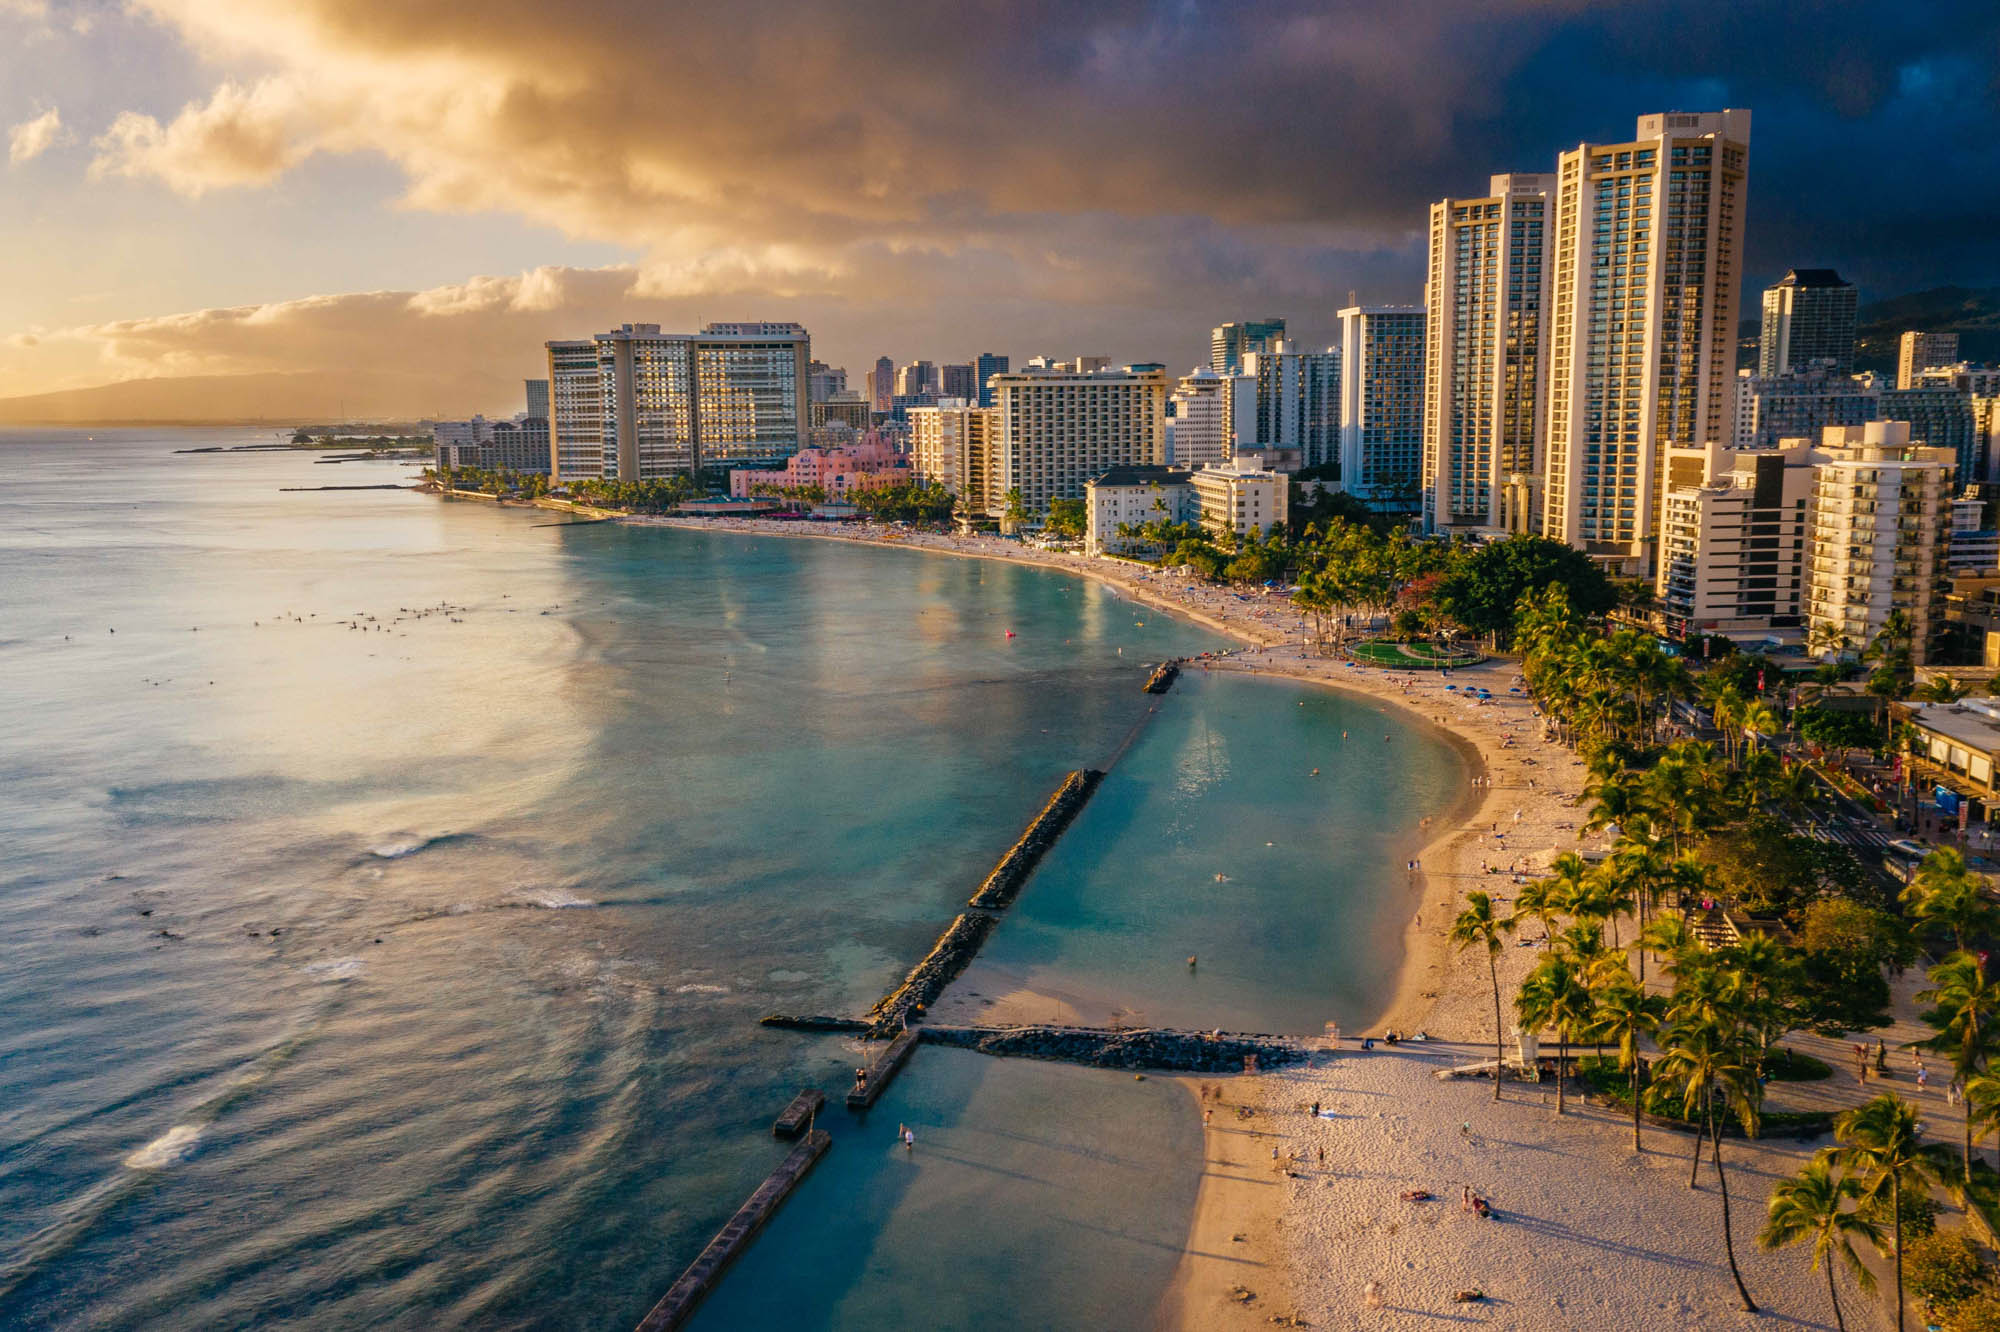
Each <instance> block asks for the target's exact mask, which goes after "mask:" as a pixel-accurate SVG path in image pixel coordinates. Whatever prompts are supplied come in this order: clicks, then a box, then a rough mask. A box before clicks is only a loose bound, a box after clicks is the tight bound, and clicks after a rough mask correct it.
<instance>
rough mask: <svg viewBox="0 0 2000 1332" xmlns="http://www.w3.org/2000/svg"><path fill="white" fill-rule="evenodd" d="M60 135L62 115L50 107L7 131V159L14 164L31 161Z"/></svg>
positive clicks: (52, 144) (50, 146) (46, 149)
mask: <svg viewBox="0 0 2000 1332" xmlns="http://www.w3.org/2000/svg"><path fill="white" fill-rule="evenodd" d="M61 135H62V115H61V113H60V112H58V111H57V110H56V108H55V107H50V108H49V109H48V110H46V111H44V112H42V114H40V115H39V116H36V117H35V118H34V119H32V120H24V121H22V122H21V123H20V124H18V125H16V126H14V128H13V129H11V130H9V131H7V160H8V161H9V162H11V163H13V164H15V165H16V166H18V165H20V164H21V163H23V162H32V161H34V160H35V159H36V158H37V157H40V156H41V155H42V154H43V153H45V152H47V151H48V150H49V149H50V148H52V147H54V146H55V142H56V140H57V139H58V138H59V137H61Z"/></svg>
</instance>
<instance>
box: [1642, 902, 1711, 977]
mask: <svg viewBox="0 0 2000 1332" xmlns="http://www.w3.org/2000/svg"><path fill="white" fill-rule="evenodd" d="M1639 950H1640V957H1641V958H1642V959H1643V958H1644V956H1645V954H1647V953H1651V954H1653V955H1654V956H1655V957H1657V958H1659V959H1660V961H1661V962H1662V963H1663V964H1665V966H1666V969H1667V974H1668V975H1669V976H1678V975H1679V974H1680V973H1681V972H1682V971H1685V970H1687V969H1689V968H1690V967H1693V966H1698V965H1700V962H1701V959H1702V958H1704V957H1706V956H1707V953H1708V948H1707V945H1705V944H1703V943H1702V941H1701V940H1700V939H1699V938H1698V937H1696V935H1695V932H1694V931H1693V930H1691V929H1689V928H1688V923H1687V921H1686V920H1684V919H1683V918H1681V917H1680V916H1677V915H1676V916H1655V917H1653V920H1652V923H1651V924H1649V925H1647V926H1646V928H1645V929H1643V930H1641V931H1639Z"/></svg>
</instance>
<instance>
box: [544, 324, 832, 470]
mask: <svg viewBox="0 0 2000 1332" xmlns="http://www.w3.org/2000/svg"><path fill="white" fill-rule="evenodd" d="M547 347H548V355H549V411H550V417H549V451H550V455H551V460H552V463H553V466H554V475H555V478H556V480H557V481H558V482H562V481H577V480H583V479H586V478H592V477H597V478H604V479H614V478H615V479H618V480H624V481H650V480H653V479H655V478H658V477H665V476H671V475H674V474H675V473H681V472H692V471H695V470H697V469H700V468H703V467H741V466H757V465H760V464H770V463H778V462H783V461H784V460H785V459H786V458H789V457H791V456H792V455H793V454H794V453H797V452H798V451H799V450H800V449H802V448H804V447H805V445H806V439H807V432H808V430H809V429H810V427H811V414H810V412H808V411H807V394H808V372H807V366H808V364H809V363H810V362H811V360H812V340H811V339H810V338H809V337H808V336H807V334H806V331H805V329H803V328H801V327H799V326H798V325H797V324H763V323H757V324H709V325H707V326H706V327H704V328H703V329H702V331H701V332H699V333H662V332H661V331H660V326H659V325H658V324H625V325H622V326H620V327H618V328H615V329H613V330H611V331H610V332H609V333H600V334H598V335H597V336H596V337H594V338H581V339H576V340H572V341H558V342H551V343H548V344H547Z"/></svg>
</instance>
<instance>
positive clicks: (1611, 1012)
mask: <svg viewBox="0 0 2000 1332" xmlns="http://www.w3.org/2000/svg"><path fill="white" fill-rule="evenodd" d="M1666 1008H1667V1001H1666V998H1665V996H1663V995H1657V994H1647V993H1646V990H1645V987H1644V986H1643V985H1641V984H1640V983H1639V982H1638V981H1637V980H1636V979H1635V978H1634V977H1633V975H1632V971H1631V969H1630V968H1629V967H1625V966H1622V965H1621V966H1620V967H1619V970H1618V973H1617V974H1613V975H1608V976H1606V978H1605V982H1604V985H1603V987H1602V989H1601V990H1600V991H1599V993H1598V996H1597V1022H1596V1024H1595V1028H1594V1030H1593V1031H1592V1033H1591V1034H1592V1035H1593V1036H1598V1037H1610V1038H1611V1039H1612V1040H1614V1041H1616V1042H1617V1044H1618V1067H1620V1068H1622V1069H1624V1070H1625V1071H1626V1072H1627V1073H1628V1074H1630V1075H1631V1079H1632V1150H1633V1151H1635V1152H1642V1151H1644V1150H1645V1149H1646V1144H1645V1142H1644V1141H1643V1140H1642V1139H1641V1138H1640V1136H1639V1135H1640V1127H1639V1126H1640V1123H1641V1117H1640V1108H1639V1098H1640V1092H1641V1090H1642V1083H1643V1082H1644V1078H1643V1077H1642V1074H1643V1073H1644V1071H1645V1066H1646V1061H1645V1059H1644V1058H1643V1057H1642V1056H1641V1054H1640V1051H1639V1041H1640V1039H1641V1038H1642V1037H1646V1036H1651V1035H1653V1034H1655V1033H1656V1032H1658V1031H1659V1029H1660V1022H1661V1019H1662V1018H1663V1017H1664V1016H1665V1015H1666Z"/></svg>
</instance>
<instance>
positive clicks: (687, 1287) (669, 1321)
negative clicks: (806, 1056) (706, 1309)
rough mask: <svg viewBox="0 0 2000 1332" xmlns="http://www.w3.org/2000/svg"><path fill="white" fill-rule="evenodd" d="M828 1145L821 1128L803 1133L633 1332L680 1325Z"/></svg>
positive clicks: (661, 1331)
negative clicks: (802, 1136) (795, 1144)
mask: <svg viewBox="0 0 2000 1332" xmlns="http://www.w3.org/2000/svg"><path fill="white" fill-rule="evenodd" d="M832 1145H833V1138H832V1137H831V1136H830V1135H829V1134H828V1133H827V1132H826V1130H824V1129H814V1130H813V1131H812V1132H810V1133H808V1134H806V1136H805V1139H804V1140H803V1141H801V1142H800V1143H799V1145H798V1146H796V1147H794V1148H793V1149H792V1152H791V1155H789V1156H787V1157H786V1158H785V1159H784V1161H783V1162H782V1163H780V1164H779V1166H778V1168H777V1169H776V1170H773V1171H772V1172H771V1173H770V1175H769V1176H768V1177H766V1178H765V1180H764V1182H763V1183H762V1184H759V1185H758V1186H757V1191H756V1192H755V1193H752V1194H751V1195H750V1200H749V1201H748V1202H746V1203H744V1204H743V1205H742V1206H741V1207H739V1208H737V1209H736V1215H735V1216H732V1217H730V1218H729V1222H728V1224H726V1225H724V1226H723V1227H722V1229H721V1230H719V1231H717V1232H716V1235H715V1238H714V1239H712V1240H710V1241H709V1242H708V1247H707V1248H705V1249H703V1250H702V1251H701V1252H700V1253H699V1254H698V1255H696V1257H695V1260H694V1261H693V1262H692V1263H689V1264H688V1268H687V1271H685V1272H683V1273H681V1275H680V1280H678V1281H676V1282H674V1284H673V1285H672V1286H669V1287H668V1288H667V1293H666V1294H665V1295H662V1296H661V1297H660V1302H659V1303H658V1304H656V1305H654V1306H653V1309H652V1312H651V1313H648V1314H647V1315H646V1316H645V1318H643V1319H641V1320H640V1322H639V1327H638V1332H674V1329H675V1328H678V1327H681V1326H683V1325H685V1324H686V1322H687V1320H688V1318H689V1316H690V1315H692V1314H693V1313H694V1310H695V1306H696V1305H697V1304H700V1303H701V1301H702V1299H703V1298H704V1297H705V1296H706V1295H707V1294H708V1292H709V1291H711V1290H713V1289H714V1288H715V1283H716V1281H717V1280H719V1279H720V1278H721V1276H722V1271H723V1269H724V1268H726V1267H728V1266H729V1264H730V1263H732V1262H734V1261H735V1260H736V1256H737V1255H738V1254H740V1253H742V1252H743V1250H744V1249H745V1248H747V1247H749V1244H750V1240H751V1239H752V1238H753V1237H754V1236H755V1235H756V1234H757V1232H758V1231H760V1230H762V1229H763V1228H764V1224H765V1222H767V1221H769V1220H770V1219H771V1217H772V1215H773V1214H774V1213H775V1212H776V1211H777V1210H778V1206H779V1204H781V1203H783V1202H784V1201H785V1199H786V1198H788V1197H790V1196H791V1192H792V1190H793V1189H795V1188H797V1187H798V1186H799V1181H800V1180H802V1179H804V1178H805V1177H806V1172H807V1171H809V1170H811V1169H812V1168H813V1167H814V1166H815V1165H817V1164H818V1163H819V1158H820V1157H822V1156H825V1155H826V1149H827V1148H828V1147H831V1146H832Z"/></svg>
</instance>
